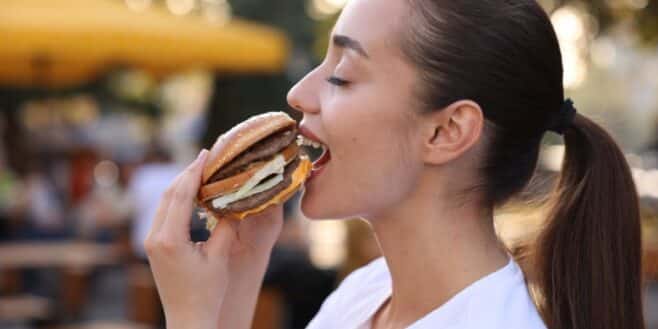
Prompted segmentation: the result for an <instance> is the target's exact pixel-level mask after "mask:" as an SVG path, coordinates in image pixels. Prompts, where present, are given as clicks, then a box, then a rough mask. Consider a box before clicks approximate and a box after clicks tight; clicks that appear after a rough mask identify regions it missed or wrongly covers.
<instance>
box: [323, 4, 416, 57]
mask: <svg viewBox="0 0 658 329" xmlns="http://www.w3.org/2000/svg"><path fill="white" fill-rule="evenodd" d="M405 10H406V9H405V4H404V0H351V1H349V2H348V3H347V5H346V6H345V8H344V9H343V11H342V12H341V14H340V16H339V18H338V20H337V21H336V24H335V26H334V29H333V33H332V34H334V35H336V34H339V35H345V36H348V37H350V38H352V39H355V40H356V41H358V42H359V43H360V44H361V45H362V46H363V48H364V49H365V51H366V52H367V53H368V54H369V55H370V56H371V57H374V58H377V57H382V55H384V54H387V53H392V52H393V51H394V50H395V49H397V48H396V47H397V39H398V37H399V30H400V22H401V18H402V16H403V13H404V12H405Z"/></svg>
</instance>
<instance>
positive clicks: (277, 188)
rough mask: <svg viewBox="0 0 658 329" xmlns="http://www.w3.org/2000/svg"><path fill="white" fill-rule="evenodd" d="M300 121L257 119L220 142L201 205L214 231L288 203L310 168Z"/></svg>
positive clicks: (281, 116)
mask: <svg viewBox="0 0 658 329" xmlns="http://www.w3.org/2000/svg"><path fill="white" fill-rule="evenodd" d="M297 130H298V129H297V123H296V121H295V120H293V119H292V118H291V117H290V116H288V114H286V113H284V112H267V113H263V114H260V115H256V116H253V117H251V118H249V119H247V120H246V121H243V122H242V123H240V124H238V125H236V126H234V127H233V128H231V129H230V130H229V131H227V132H226V133H224V134H222V135H221V136H219V137H218V138H217V141H216V142H215V143H214V145H213V146H212V148H211V149H210V152H209V154H208V157H207V160H206V163H205V166H204V168H203V173H202V178H201V184H200V187H199V191H198V194H197V200H196V202H197V205H198V206H199V207H200V208H201V209H202V212H201V213H202V216H203V217H205V218H206V227H207V228H208V230H212V229H213V228H214V226H215V225H216V223H217V220H218V219H222V218H232V219H237V220H242V219H244V218H245V217H247V216H249V215H253V214H257V213H259V212H262V211H263V210H265V209H266V208H268V207H269V206H271V205H275V204H280V203H283V202H285V201H286V200H288V199H289V198H290V197H292V196H293V195H294V193H295V192H296V191H297V190H298V189H299V188H300V187H301V186H302V185H303V183H304V181H305V180H306V179H307V178H308V177H309V175H310V173H311V169H312V164H311V161H310V160H309V158H308V155H307V154H306V153H305V152H304V151H302V149H301V148H300V146H301V144H302V139H301V136H300V137H299V139H298V134H297Z"/></svg>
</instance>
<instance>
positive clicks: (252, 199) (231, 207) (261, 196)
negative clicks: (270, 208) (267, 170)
mask: <svg viewBox="0 0 658 329" xmlns="http://www.w3.org/2000/svg"><path fill="white" fill-rule="evenodd" d="M300 162H301V160H300V159H299V157H297V158H296V159H295V160H293V161H292V162H290V163H289V164H288V165H287V166H286V168H285V170H284V171H283V181H281V182H279V184H276V185H274V186H273V187H272V188H270V189H268V190H265V191H263V192H260V193H256V194H254V195H252V196H249V197H247V198H244V199H242V200H238V201H235V202H232V203H229V204H228V205H227V206H226V208H222V209H215V211H216V212H217V213H218V214H219V215H220V216H223V215H225V214H226V213H229V212H241V211H245V210H248V209H252V208H254V207H256V206H258V205H259V204H262V203H264V202H266V201H267V200H269V199H271V198H272V197H274V196H275V195H277V194H279V192H281V191H283V190H285V189H286V188H287V187H288V186H290V184H292V174H293V172H294V171H295V169H297V167H298V166H299V163H300ZM268 178H269V177H268ZM208 208H212V209H214V208H213V206H212V200H210V201H208Z"/></svg>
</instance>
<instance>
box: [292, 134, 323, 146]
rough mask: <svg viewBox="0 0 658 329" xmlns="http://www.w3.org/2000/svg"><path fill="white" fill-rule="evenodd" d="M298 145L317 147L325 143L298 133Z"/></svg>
mask: <svg viewBox="0 0 658 329" xmlns="http://www.w3.org/2000/svg"><path fill="white" fill-rule="evenodd" d="M297 145H305V146H311V147H315V148H322V147H324V145H322V144H321V143H318V142H316V141H313V140H310V139H308V138H306V137H304V136H302V135H297Z"/></svg>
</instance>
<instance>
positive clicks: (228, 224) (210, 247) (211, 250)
mask: <svg viewBox="0 0 658 329" xmlns="http://www.w3.org/2000/svg"><path fill="white" fill-rule="evenodd" d="M236 224H239V223H238V222H237V221H235V220H231V219H227V218H224V219H220V220H219V223H217V226H215V229H214V230H213V231H212V233H211V234H210V237H209V238H208V240H206V243H205V246H204V247H205V248H206V253H207V254H208V255H210V257H211V258H212V257H217V256H227V255H228V254H229V252H230V251H231V245H232V244H233V242H234V241H235V240H236V239H237V229H238V228H237V225H236Z"/></svg>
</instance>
